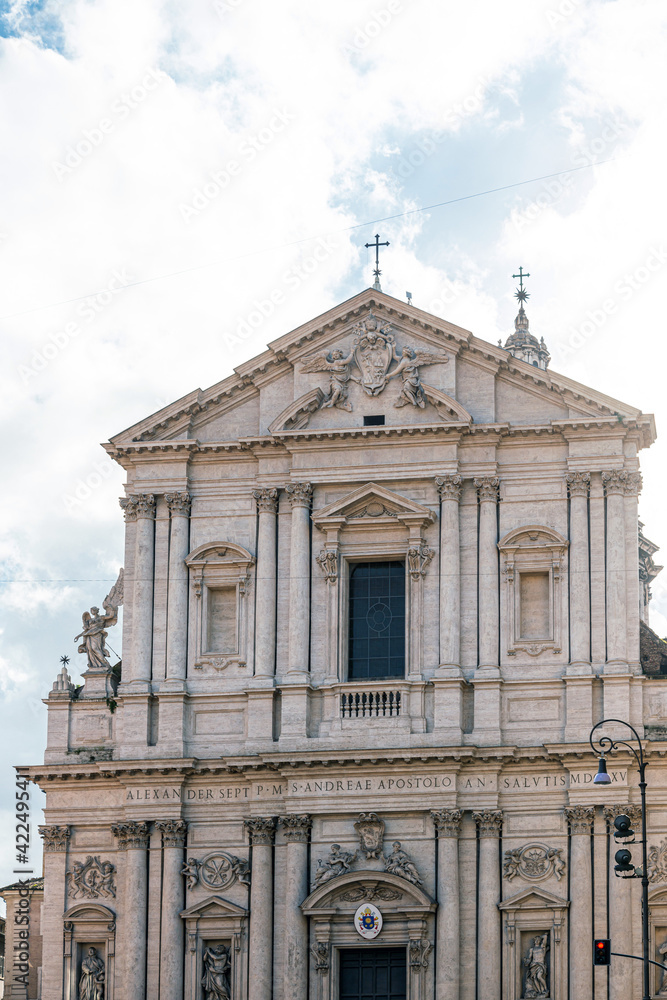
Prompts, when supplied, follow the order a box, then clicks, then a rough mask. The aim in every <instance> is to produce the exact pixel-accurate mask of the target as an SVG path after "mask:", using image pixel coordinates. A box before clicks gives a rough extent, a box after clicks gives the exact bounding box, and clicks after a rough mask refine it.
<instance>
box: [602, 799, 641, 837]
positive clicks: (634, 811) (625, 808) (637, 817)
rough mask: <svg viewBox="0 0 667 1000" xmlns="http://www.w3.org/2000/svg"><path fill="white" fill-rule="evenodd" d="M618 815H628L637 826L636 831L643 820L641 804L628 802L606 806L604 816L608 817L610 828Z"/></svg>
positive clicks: (635, 826)
mask: <svg viewBox="0 0 667 1000" xmlns="http://www.w3.org/2000/svg"><path fill="white" fill-rule="evenodd" d="M617 816H628V817H629V819H630V822H631V823H632V825H633V826H634V828H635V831H637V829H638V828H639V826H640V824H641V821H642V810H641V806H638V805H630V804H626V805H620V806H619V805H614V806H605V807H604V818H605V819H606V821H607V826H608V827H609V828H610V829H611V828H612V827H613V825H614V820H615V819H616V817H617Z"/></svg>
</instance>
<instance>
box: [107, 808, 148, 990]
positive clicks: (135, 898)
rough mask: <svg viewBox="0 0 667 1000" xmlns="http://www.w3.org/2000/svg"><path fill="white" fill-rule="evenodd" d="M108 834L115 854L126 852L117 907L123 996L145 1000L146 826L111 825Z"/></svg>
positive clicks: (143, 824) (142, 824) (134, 824)
mask: <svg viewBox="0 0 667 1000" xmlns="http://www.w3.org/2000/svg"><path fill="white" fill-rule="evenodd" d="M111 832H112V833H113V835H114V836H115V837H116V838H117V839H118V848H119V850H121V851H126V852H127V856H126V860H125V886H124V892H123V903H122V910H120V907H119V919H120V924H121V927H122V933H121V940H122V949H120V950H119V953H122V961H123V984H124V989H125V995H126V996H128V997H132V1000H145V998H146V929H147V920H146V916H147V907H148V850H147V848H148V837H149V824H148V823H146V822H137V821H135V820H132V821H129V822H127V823H114V824H113V826H112V827H111Z"/></svg>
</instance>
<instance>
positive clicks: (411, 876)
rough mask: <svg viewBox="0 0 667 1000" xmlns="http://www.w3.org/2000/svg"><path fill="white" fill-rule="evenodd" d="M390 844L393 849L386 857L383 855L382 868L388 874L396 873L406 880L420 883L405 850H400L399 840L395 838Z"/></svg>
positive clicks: (417, 873) (415, 869)
mask: <svg viewBox="0 0 667 1000" xmlns="http://www.w3.org/2000/svg"><path fill="white" fill-rule="evenodd" d="M391 846H392V847H393V851H392V852H391V854H390V855H389V856H388V857H387V856H385V859H384V870H385V871H386V872H389V874H390V875H398V876H399V877H400V878H405V879H407V880H408V882H413V883H414V884H415V885H421V884H422V880H421V879H420V877H419V872H418V871H417V868H416V866H415V865H414V864H413V863H412V861H410V858H409V857H408V855H407V854H406V853H405V851H402V850H401V842H400V840H395V841H394V842H393V844H392V845H391Z"/></svg>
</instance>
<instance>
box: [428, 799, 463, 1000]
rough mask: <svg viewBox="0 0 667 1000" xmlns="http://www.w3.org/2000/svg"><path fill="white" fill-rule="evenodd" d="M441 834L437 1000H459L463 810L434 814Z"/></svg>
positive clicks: (432, 814) (439, 846)
mask: <svg viewBox="0 0 667 1000" xmlns="http://www.w3.org/2000/svg"><path fill="white" fill-rule="evenodd" d="M431 816H432V817H433V822H434V824H435V829H436V832H437V834H438V870H437V873H436V878H437V887H438V925H437V936H436V942H435V949H436V963H435V964H436V970H437V971H436V983H435V1000H459V987H460V983H459V978H460V977H459V968H460V954H459V950H460V933H461V931H460V901H459V835H460V832H461V810H460V809H439V810H431Z"/></svg>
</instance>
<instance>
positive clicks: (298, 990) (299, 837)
mask: <svg viewBox="0 0 667 1000" xmlns="http://www.w3.org/2000/svg"><path fill="white" fill-rule="evenodd" d="M280 825H281V827H282V828H283V833H284V835H285V840H286V841H287V851H286V853H287V858H286V862H285V868H286V871H285V876H286V877H285V929H284V939H283V947H284V976H285V980H284V982H285V986H284V991H283V997H284V1000H303V998H304V997H305V996H306V995H307V992H308V922H307V920H306V918H305V917H304V915H303V913H302V912H301V903H302V902H303V901H304V899H305V898H306V896H307V895H308V839H309V835H310V828H311V826H312V819H311V817H310V816H303V815H288V816H283V817H282V818H281V820H280Z"/></svg>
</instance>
